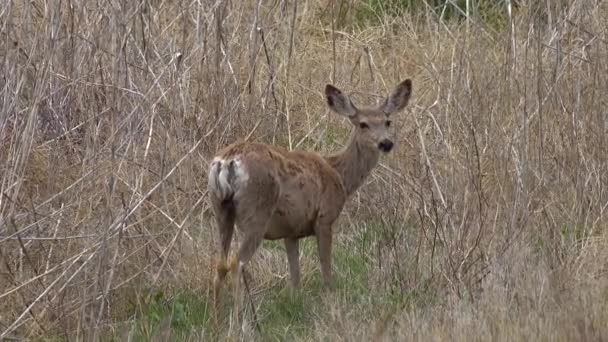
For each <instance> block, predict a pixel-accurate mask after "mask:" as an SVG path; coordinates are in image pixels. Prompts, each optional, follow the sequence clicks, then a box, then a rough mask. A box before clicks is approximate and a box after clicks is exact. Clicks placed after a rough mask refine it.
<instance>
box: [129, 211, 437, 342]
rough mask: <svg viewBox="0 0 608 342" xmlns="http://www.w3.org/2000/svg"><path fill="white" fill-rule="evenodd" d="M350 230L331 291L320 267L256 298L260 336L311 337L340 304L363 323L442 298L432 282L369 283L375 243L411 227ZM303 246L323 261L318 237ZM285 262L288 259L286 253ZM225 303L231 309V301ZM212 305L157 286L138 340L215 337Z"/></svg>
mask: <svg viewBox="0 0 608 342" xmlns="http://www.w3.org/2000/svg"><path fill="white" fill-rule="evenodd" d="M349 229H351V231H350V233H349V235H350V236H349V237H351V238H349V239H340V240H338V241H336V243H335V244H334V249H333V252H332V256H333V258H332V260H333V269H334V288H333V289H332V290H331V291H327V290H325V289H324V288H323V286H322V277H321V272H320V270H319V267H316V268H315V269H314V270H313V272H309V273H308V274H303V279H302V286H301V288H300V289H299V290H297V291H294V290H293V289H292V288H291V287H290V286H289V285H288V284H289V279H284V280H283V281H281V282H280V283H279V284H277V286H273V287H270V288H268V289H267V290H264V291H263V292H262V293H261V294H259V295H257V296H256V297H255V298H254V299H253V300H254V303H255V305H256V315H257V317H258V319H259V322H258V324H259V325H258V328H259V332H258V337H260V338H261V340H264V341H284V340H298V339H308V338H310V336H311V334H312V333H313V331H314V329H315V322H318V321H324V320H328V319H330V317H329V312H331V310H332V308H335V307H341V308H348V310H350V311H351V312H355V313H356V316H357V319H360V320H361V321H362V322H364V321H369V320H376V319H378V318H380V317H384V316H385V315H387V313H390V312H392V311H394V310H396V309H399V308H403V307H408V306H416V307H423V306H426V305H429V304H432V303H436V302H437V299H436V298H437V297H436V296H435V294H434V292H433V291H432V290H431V287H430V286H426V285H425V286H419V287H418V288H416V289H408V290H407V291H405V292H401V291H400V290H395V289H398V288H399V287H398V286H391V288H392V289H393V290H390V291H380V290H379V289H378V288H375V289H373V288H371V286H370V280H371V277H372V276H373V271H374V269H373V268H374V267H376V266H375V262H376V261H375V259H374V256H373V255H371V254H370V253H373V250H374V248H370V247H372V246H374V245H375V244H377V243H379V241H380V240H381V239H385V238H386V236H385V235H386V234H387V232H389V231H396V232H398V233H399V234H400V235H398V238H402V236H401V235H402V234H407V233H408V232H410V231H411V227H408V226H401V225H398V224H395V225H390V226H387V225H383V224H382V223H380V222H369V223H364V224H361V225H360V226H359V227H352V228H349ZM262 248H264V249H269V250H278V251H281V252H283V251H284V249H285V247H284V245H283V243H282V241H264V242H263V245H262ZM300 251H301V258H313V260H314V261H315V263H317V265H318V255H317V244H316V240H315V238H314V237H310V238H307V239H302V240H300ZM280 255H281V254H280ZM280 262H285V263H286V262H287V260H286V257H285V259H284V260H281V261H280ZM252 276H253V277H255V274H252ZM427 285H428V284H427ZM224 304H225V308H226V309H229V307H230V303H229V300H228V301H226V302H225V303H224ZM246 305H247V313H246V315H247V316H248V317H249V319H252V312H251V307H250V303H249V301H247V304H246ZM211 310H212V308H211V307H210V306H209V304H208V298H206V297H205V295H204V294H203V295H199V294H196V293H192V292H187V291H181V290H177V293H175V294H173V295H167V294H165V293H163V292H162V291H158V292H156V293H154V294H153V295H152V296H151V300H150V302H149V303H148V304H146V305H143V306H142V307H140V308H139V309H138V310H136V313H135V314H134V316H135V319H134V321H133V324H132V327H131V332H130V335H131V336H132V337H133V339H134V340H136V341H147V340H150V339H151V338H152V337H154V336H157V335H158V334H160V333H162V332H163V331H164V329H167V328H169V329H170V330H171V331H170V333H171V335H170V336H171V337H172V338H174V339H188V338H191V337H192V336H193V334H198V335H197V336H207V337H211V336H213V331H212V329H211V325H210V324H211V318H212V316H211V315H212V311H211ZM226 311H229V310H226Z"/></svg>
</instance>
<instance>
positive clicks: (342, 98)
mask: <svg viewBox="0 0 608 342" xmlns="http://www.w3.org/2000/svg"><path fill="white" fill-rule="evenodd" d="M325 97H326V98H327V105H328V106H329V108H331V110H333V111H334V112H336V113H338V114H340V115H343V116H346V117H347V118H354V117H355V115H356V114H357V108H356V107H355V105H354V104H353V103H352V102H351V101H350V99H349V98H348V96H346V95H345V94H344V93H342V92H341V91H340V89H338V88H336V87H334V86H333V85H331V84H328V85H326V86H325Z"/></svg>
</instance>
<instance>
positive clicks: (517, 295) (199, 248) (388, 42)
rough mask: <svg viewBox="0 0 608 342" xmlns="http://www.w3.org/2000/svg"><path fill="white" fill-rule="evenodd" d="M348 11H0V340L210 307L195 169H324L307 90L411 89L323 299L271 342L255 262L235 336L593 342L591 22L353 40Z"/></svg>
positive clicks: (601, 26) (354, 27)
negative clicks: (153, 306) (283, 161)
mask: <svg viewBox="0 0 608 342" xmlns="http://www.w3.org/2000/svg"><path fill="white" fill-rule="evenodd" d="M472 2H475V1H472ZM358 3H359V2H357V1H348V0H344V1H337V2H326V1H293V0H291V1H224V0H219V1H215V2H210V1H205V2H181V1H152V0H151V1H108V2H104V3H100V2H95V1H80V2H74V1H44V0H34V1H10V0H9V1H5V2H4V3H3V4H2V5H0V38H1V39H0V61H1V62H2V69H3V70H2V75H1V77H0V90H1V93H0V95H1V100H0V104H1V105H0V143H1V144H2V145H0V169H1V177H2V178H1V182H2V183H1V185H0V187H1V194H0V336H2V337H3V338H5V337H19V338H34V337H47V338H53V337H70V338H71V337H78V338H81V339H85V338H86V339H96V338H101V339H105V338H107V337H108V336H110V335H113V336H118V337H120V336H125V335H124V334H129V333H132V330H133V329H132V328H131V327H133V326H135V325H136V324H138V323H137V322H139V319H140V318H141V314H142V312H144V311H145V310H146V309H145V308H147V307H149V305H150V303H152V302H154V299H155V294H158V293H159V291H161V290H162V291H163V293H166V294H168V296H175V297H174V298H177V295H176V294H177V293H183V292H188V293H192V294H195V296H193V297H192V298H200V299H201V300H203V302H204V301H205V300H206V299H207V298H210V291H211V290H210V289H211V288H212V286H211V284H212V279H213V275H214V268H213V267H212V260H211V258H212V255H213V254H214V253H215V250H216V247H215V245H216V243H215V242H214V241H215V238H216V236H215V230H214V229H212V228H213V227H212V223H211V222H212V220H211V213H210V211H209V205H208V201H207V193H206V185H207V179H206V169H207V165H209V163H210V161H211V158H212V157H213V155H215V153H216V152H217V151H218V150H219V149H220V148H221V147H223V146H225V145H227V144H229V143H231V142H233V141H235V140H237V139H239V138H245V139H247V140H250V141H259V142H264V143H272V144H276V145H279V146H283V147H285V148H286V149H296V148H297V149H307V150H315V151H318V152H323V153H324V152H327V151H333V150H336V149H339V148H340V146H339V144H342V143H343V142H344V141H346V140H347V136H348V130H347V129H346V127H347V126H346V125H345V124H343V123H342V122H341V121H340V120H342V119H340V118H337V117H335V116H332V115H330V114H329V112H328V110H327V108H326V106H325V103H324V100H323V96H322V93H321V91H322V89H323V85H324V84H326V83H333V84H336V85H337V86H339V87H340V88H342V89H344V90H345V92H347V93H352V94H353V97H354V98H355V100H356V101H358V102H361V103H364V102H369V103H373V102H374V101H376V100H378V99H380V98H381V96H385V94H386V93H388V92H389V91H390V90H391V87H392V86H393V85H394V84H396V83H397V82H398V81H400V80H401V79H405V78H406V77H412V79H413V83H414V85H415V93H414V96H413V97H412V99H411V101H410V104H409V106H408V109H407V110H406V111H404V112H403V113H401V114H399V115H396V117H395V118H393V122H394V126H395V130H396V135H397V141H396V144H395V145H396V147H395V150H394V151H393V152H392V153H391V154H390V155H387V156H385V157H382V159H381V160H380V165H379V167H377V168H376V169H375V170H374V172H373V173H372V175H371V176H370V177H369V178H368V179H367V181H366V183H365V184H363V186H362V187H361V188H360V190H359V191H358V192H357V193H356V194H355V195H354V196H353V198H352V199H351V201H350V202H348V204H347V205H346V208H345V210H344V212H343V213H342V216H341V218H340V219H339V220H338V224H337V226H338V228H339V230H340V233H339V234H338V236H337V237H336V240H337V241H336V245H337V246H336V249H337V250H336V252H339V253H338V254H339V257H340V256H341V257H340V258H341V260H342V262H339V263H337V264H335V265H334V269H333V271H334V272H335V273H336V275H335V277H336V278H337V280H338V281H340V279H341V280H342V285H341V287H339V288H338V289H337V290H336V291H334V292H327V293H325V292H318V293H317V292H314V293H312V294H310V293H309V292H305V296H306V297H304V298H305V299H303V300H302V303H303V304H302V307H301V308H299V309H298V311H297V312H295V313H294V312H291V311H290V312H291V313H292V314H297V313H299V312H305V311H306V308H307V307H310V306H313V305H314V307H315V311H314V312H313V313H310V312H309V316H306V317H304V318H302V317H300V316H297V317H300V318H297V319H294V321H293V322H291V321H290V323H289V324H283V322H282V321H279V320H278V318H280V317H282V316H281V315H283V316H284V315H285V314H283V313H282V312H281V314H275V315H274V316H273V314H272V312H267V311H264V308H266V306H265V303H267V302H272V303H274V304H276V305H274V306H273V307H280V305H279V304H281V299H280V298H279V299H277V297H276V296H277V294H279V293H281V289H282V288H284V287H286V283H285V281H284V280H283V277H284V275H285V274H286V273H288V272H287V262H286V261H285V258H284V252H282V251H277V250H276V246H274V245H268V246H262V248H260V249H259V250H258V253H256V257H254V258H253V259H252V262H250V263H249V265H248V272H247V273H248V277H247V278H249V279H250V281H249V291H248V292H249V295H248V300H247V301H248V304H249V308H248V309H247V310H248V311H247V312H246V316H247V317H248V320H249V322H253V323H252V324H253V325H252V326H255V327H257V330H253V328H251V329H249V330H247V329H245V330H246V331H245V333H247V334H253V335H254V336H256V337H258V338H259V339H261V340H263V339H265V336H267V334H269V331H274V330H272V329H273V327H274V326H280V329H282V330H281V331H282V332H281V334H294V335H293V336H296V337H297V338H299V339H322V338H325V337H327V338H329V339H330V340H337V339H338V340H339V339H344V340H353V339H354V340H367V339H370V338H372V337H373V336H384V337H386V338H388V339H395V340H404V339H405V340H410V339H416V340H428V339H435V340H448V339H449V340H453V339H454V340H476V339H482V340H488V339H496V340H524V339H525V340H538V339H543V340H545V339H546V340H605V339H607V338H608V328H607V327H606V326H607V325H606V324H605V322H607V321H608V273H607V272H608V232H607V229H606V224H607V223H608V221H607V220H606V219H605V218H604V216H603V214H604V211H605V209H606V206H607V203H608V187H607V184H608V183H607V180H608V179H607V178H608V171H607V153H606V152H607V151H606V146H607V144H606V142H605V141H604V140H605V139H606V138H605V137H606V131H607V128H608V126H607V120H608V116H607V115H608V103H607V99H608V88H607V85H608V63H606V60H607V56H608V43H607V42H608V35H607V28H608V6H607V4H606V3H605V2H601V1H594V0H577V1H570V2H567V1H547V2H546V3H547V4H548V5H547V6H546V7H545V6H542V5H539V4H541V3H542V4H544V3H545V2H538V3H537V2H532V1H530V3H534V6H529V4H528V3H527V2H525V1H518V8H517V9H516V10H514V12H513V13H512V16H507V17H506V18H507V20H506V21H500V20H497V21H496V23H495V24H492V23H491V22H488V21H487V20H485V19H482V18H480V17H479V16H476V15H473V14H471V16H470V18H468V19H463V20H460V21H457V20H447V19H446V20H443V21H440V20H439V18H438V16H437V15H436V14H435V12H433V11H431V10H430V9H429V10H421V11H418V12H415V13H411V14H409V15H401V16H391V15H389V14H383V13H379V17H380V19H379V20H378V22H377V23H373V22H370V23H361V22H357V21H356V20H355V19H354V18H355V16H354V15H353V14H352V11H354V8H355V7H356V6H358ZM332 4H333V5H332ZM505 12H506V10H505ZM354 91H356V92H354ZM353 92H354V93H353ZM238 238H240V237H238V236H237V239H238ZM316 260H317V259H316V255H315V254H310V253H308V254H307V253H304V255H303V256H302V277H303V279H302V281H303V283H304V285H303V286H302V287H303V291H304V288H309V289H310V288H314V284H315V282H316V279H315V276H314V274H316V273H318V271H317V267H316V264H317V262H316ZM363 264H364V265H365V267H363V268H361V267H362V266H361V265H363ZM355 294H356V296H355ZM290 296H291V297H290V298H289V299H285V300H283V302H285V301H287V302H288V303H289V305H290V306H291V307H293V306H294V303H297V301H296V299H297V298H298V295H297V294H292V295H290ZM158 297H159V298H160V296H158ZM189 298H190V297H189ZM293 298H296V299H293ZM254 309H256V310H254ZM277 310H278V309H277ZM277 312H278V311H277ZM159 321H160V323H159V325H160V326H161V327H163V326H164V324H174V323H172V322H173V321H172V320H171V318H169V319H168V321H167V320H166V319H165V318H162V317H161V318H160V319H159ZM167 322H169V323H167ZM276 322H280V323H281V324H279V323H276ZM227 324H228V323H227ZM297 326H301V327H305V329H304V330H301V331H297V332H294V333H292V332H291V330H290V329H295V328H294V327H297ZM192 327H193V329H194V330H195V331H188V333H187V334H186V336H189V337H191V338H193V339H197V338H198V337H201V336H208V334H211V333H213V332H209V327H208V326H207V325H206V324H200V325H192ZM144 330H145V329H144ZM165 330H167V329H165ZM160 331H163V330H162V329H161V330H160ZM141 333H142V334H143V335H144V336H152V335H155V334H156V333H155V332H146V331H143V332H141ZM147 333H149V334H148V335H146V334H147ZM161 337H162V336H161Z"/></svg>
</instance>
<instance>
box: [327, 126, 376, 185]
mask: <svg viewBox="0 0 608 342" xmlns="http://www.w3.org/2000/svg"><path fill="white" fill-rule="evenodd" d="M379 157H380V151H379V150H378V149H377V148H374V147H370V146H369V145H368V144H365V143H363V142H362V141H361V139H360V138H359V135H358V134H357V130H356V129H353V132H352V133H351V135H350V139H349V141H348V145H346V146H345V147H344V148H343V149H342V150H341V151H339V152H336V153H333V154H330V155H328V156H326V157H325V159H326V160H327V161H328V163H329V164H330V165H331V166H332V167H333V168H334V169H335V170H336V171H338V174H340V176H341V177H342V183H343V184H344V187H345V190H346V193H347V195H348V196H350V195H351V194H352V193H353V192H355V191H356V190H357V189H358V188H359V186H361V184H363V181H364V180H365V178H367V176H369V174H370V173H371V171H372V169H373V168H374V167H375V166H376V164H378V158H379Z"/></svg>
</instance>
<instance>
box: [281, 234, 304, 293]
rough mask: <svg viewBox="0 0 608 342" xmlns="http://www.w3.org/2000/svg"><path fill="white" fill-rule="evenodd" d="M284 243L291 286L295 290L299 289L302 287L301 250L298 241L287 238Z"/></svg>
mask: <svg viewBox="0 0 608 342" xmlns="http://www.w3.org/2000/svg"><path fill="white" fill-rule="evenodd" d="M284 241H285V250H286V251H287V260H288V261H289V275H290V277H291V285H292V286H293V288H294V289H297V288H298V287H299V285H300V250H299V243H298V239H290V238H287V239H285V240H284Z"/></svg>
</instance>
